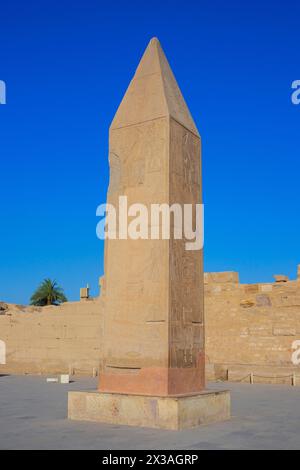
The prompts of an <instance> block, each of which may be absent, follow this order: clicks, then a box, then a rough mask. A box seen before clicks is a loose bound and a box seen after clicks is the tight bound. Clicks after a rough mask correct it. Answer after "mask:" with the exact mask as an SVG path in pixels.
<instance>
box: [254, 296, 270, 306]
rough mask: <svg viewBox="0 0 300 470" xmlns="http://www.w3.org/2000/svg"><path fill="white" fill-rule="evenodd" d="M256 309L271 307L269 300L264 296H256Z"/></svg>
mask: <svg viewBox="0 0 300 470" xmlns="http://www.w3.org/2000/svg"><path fill="white" fill-rule="evenodd" d="M256 305H257V307H270V306H271V305H272V302H271V299H270V297H269V296H268V295H266V294H259V295H257V296H256Z"/></svg>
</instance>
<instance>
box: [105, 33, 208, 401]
mask: <svg viewBox="0 0 300 470" xmlns="http://www.w3.org/2000/svg"><path fill="white" fill-rule="evenodd" d="M109 147H110V150H109V161H110V184H109V190H108V195H107V202H108V203H111V204H113V205H114V206H115V207H117V206H118V199H119V196H127V201H128V206H129V205H131V204H134V203H142V204H145V205H146V206H147V207H148V209H149V212H150V204H154V203H157V204H162V203H167V204H169V205H172V204H176V203H177V204H180V205H181V206H183V204H187V203H192V204H194V205H195V204H196V203H201V201H202V200H201V160H200V152H201V142H200V136H199V133H198V130H197V128H196V126H195V123H194V121H193V119H192V116H191V114H190V112H189V110H188V108H187V106H186V103H185V101H184V99H183V96H182V94H181V92H180V90H179V87H178V85H177V83H176V80H175V78H174V75H173V73H172V71H171V69H170V66H169V64H168V61H167V59H166V57H165V55H164V53H163V51H162V48H161V46H160V44H159V42H158V40H157V39H152V40H151V42H150V43H149V45H148V47H147V49H146V51H145V53H144V56H143V58H142V60H141V62H140V64H139V66H138V68H137V70H136V73H135V75H134V77H133V80H132V81H131V83H130V85H129V87H128V89H127V92H126V94H125V96H124V98H123V100H122V102H121V104H120V106H119V109H118V111H117V113H116V115H115V117H114V119H113V122H112V124H111V127H110V139H109ZM149 223H150V222H149ZM185 243H186V240H174V239H172V237H171V239H170V240H118V239H117V240H106V244H105V281H106V286H105V295H106V309H105V314H104V361H103V364H102V369H101V373H100V390H102V391H110V392H128V393H131V392H134V393H146V394H156V393H159V394H161V395H172V394H177V393H190V392H197V391H200V390H202V389H203V387H204V376H205V374H204V363H205V361H204V315H203V267H202V264H203V261H202V250H198V251H187V250H186V249H185Z"/></svg>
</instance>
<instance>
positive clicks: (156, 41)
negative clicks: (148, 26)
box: [149, 37, 159, 45]
mask: <svg viewBox="0 0 300 470" xmlns="http://www.w3.org/2000/svg"><path fill="white" fill-rule="evenodd" d="M149 44H151V45H154V44H159V40H158V38H157V37H153V38H152V39H150V42H149Z"/></svg>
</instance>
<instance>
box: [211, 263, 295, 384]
mask: <svg viewBox="0 0 300 470" xmlns="http://www.w3.org/2000/svg"><path fill="white" fill-rule="evenodd" d="M276 279H277V281H278V282H274V283H268V284H267V283H266V284H239V282H238V274H237V273H231V272H229V273H208V274H206V275H205V307H206V309H205V312H206V359H207V364H208V371H210V373H212V372H213V373H216V376H217V377H219V378H226V377H227V376H229V379H238V378H239V379H242V378H243V376H245V375H247V374H249V373H250V372H253V373H254V374H256V375H257V379H259V378H260V377H259V376H261V379H263V376H264V374H265V376H266V377H265V378H267V376H268V375H271V374H272V373H273V374H274V375H278V376H279V375H281V376H282V375H284V374H285V375H288V374H289V373H292V372H293V371H298V369H299V374H300V367H299V366H298V367H297V366H295V365H294V364H293V362H292V355H293V352H294V349H293V346H295V341H296V340H299V339H300V282H299V281H298V280H296V281H288V280H287V278H286V276H276ZM209 364H210V365H209ZM257 381H259V380H257ZM261 381H267V380H261Z"/></svg>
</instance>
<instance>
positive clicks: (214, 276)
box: [204, 271, 239, 284]
mask: <svg viewBox="0 0 300 470" xmlns="http://www.w3.org/2000/svg"><path fill="white" fill-rule="evenodd" d="M227 282H230V283H235V284H238V282H239V273H237V272H234V271H225V272H217V273H205V274H204V283H205V284H209V283H221V284H223V283H227Z"/></svg>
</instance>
